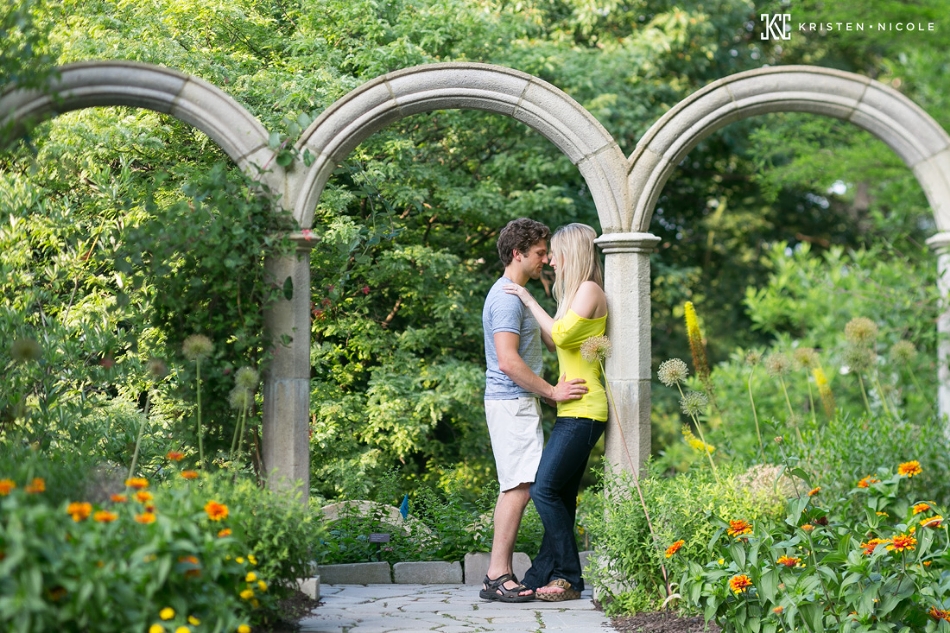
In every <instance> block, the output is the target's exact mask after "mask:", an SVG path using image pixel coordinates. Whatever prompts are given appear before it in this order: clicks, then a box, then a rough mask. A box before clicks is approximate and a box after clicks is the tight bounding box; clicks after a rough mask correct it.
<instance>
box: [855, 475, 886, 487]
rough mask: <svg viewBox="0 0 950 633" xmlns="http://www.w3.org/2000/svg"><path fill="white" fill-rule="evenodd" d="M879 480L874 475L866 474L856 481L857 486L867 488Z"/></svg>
mask: <svg viewBox="0 0 950 633" xmlns="http://www.w3.org/2000/svg"><path fill="white" fill-rule="evenodd" d="M880 482H881V480H880V479H878V478H877V477H875V476H874V475H868V476H867V477H865V478H864V479H862V480H861V481H859V482H858V488H869V487H870V486H871V484H876V483H880Z"/></svg>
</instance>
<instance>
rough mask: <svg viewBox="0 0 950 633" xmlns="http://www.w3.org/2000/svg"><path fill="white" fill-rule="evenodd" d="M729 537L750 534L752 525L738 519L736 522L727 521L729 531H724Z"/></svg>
mask: <svg viewBox="0 0 950 633" xmlns="http://www.w3.org/2000/svg"><path fill="white" fill-rule="evenodd" d="M726 533H727V534H728V535H729V536H735V537H736V538H738V537H740V536H742V535H744V534H751V533H752V525H751V524H750V523H748V522H747V521H743V520H742V519H739V520H738V521H729V529H728V530H727V531H726Z"/></svg>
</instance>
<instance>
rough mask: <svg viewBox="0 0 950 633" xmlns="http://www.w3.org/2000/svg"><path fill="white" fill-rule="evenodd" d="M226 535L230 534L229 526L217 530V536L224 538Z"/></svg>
mask: <svg viewBox="0 0 950 633" xmlns="http://www.w3.org/2000/svg"><path fill="white" fill-rule="evenodd" d="M226 536H231V528H224V529H223V530H221V531H219V532H218V538H224V537H226Z"/></svg>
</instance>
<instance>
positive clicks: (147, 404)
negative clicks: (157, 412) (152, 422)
mask: <svg viewBox="0 0 950 633" xmlns="http://www.w3.org/2000/svg"><path fill="white" fill-rule="evenodd" d="M151 405H152V390H151V388H149V389H148V391H146V392H145V412H144V413H143V415H142V422H141V424H139V433H138V437H136V438H135V450H133V451H132V463H131V464H130V465H129V476H128V479H131V478H132V477H134V476H135V465H136V463H137V462H138V460H139V448H140V447H141V446H142V435H144V434H145V427H146V426H148V414H149V409H150V408H151Z"/></svg>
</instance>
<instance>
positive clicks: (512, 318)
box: [482, 277, 542, 400]
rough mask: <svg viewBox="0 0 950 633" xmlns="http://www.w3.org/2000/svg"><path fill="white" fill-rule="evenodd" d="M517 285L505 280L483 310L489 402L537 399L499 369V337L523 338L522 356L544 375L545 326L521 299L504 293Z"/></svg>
mask: <svg viewBox="0 0 950 633" xmlns="http://www.w3.org/2000/svg"><path fill="white" fill-rule="evenodd" d="M510 283H514V282H513V281H511V280H510V279H508V278H507V277H502V278H501V279H499V280H498V281H496V282H495V285H494V286H492V287H491V290H489V291H488V296H487V297H486V298H485V307H484V308H483V309H482V329H483V330H484V332H485V361H486V363H487V364H488V369H487V371H485V400H514V399H516V398H522V397H525V396H535V395H537V394H534V393H531V392H530V391H527V390H525V389H522V388H521V387H519V386H518V385H517V384H515V381H513V380H512V379H511V378H509V377H508V376H507V375H506V374H505V373H504V372H502V371H501V370H500V369H498V352H497V350H495V333H496V332H512V333H514V334H517V335H519V336H520V337H521V340H520V341H519V344H518V354H519V355H520V356H521V359H522V360H524V362H525V364H526V365H527V366H528V367H529V368H530V369H531V371H533V372H534V373H536V374H538V375H539V376H540V375H541V368H542V359H541V326H539V325H538V322H537V320H535V318H534V316H533V315H532V314H531V310H529V309H527V308H526V307H525V305H524V304H523V303H521V299H519V298H518V295H510V294H508V293H507V292H505V291H504V290H503V289H502V286H504V285H505V284H510Z"/></svg>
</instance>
